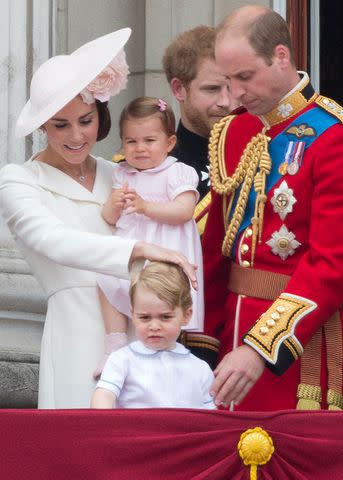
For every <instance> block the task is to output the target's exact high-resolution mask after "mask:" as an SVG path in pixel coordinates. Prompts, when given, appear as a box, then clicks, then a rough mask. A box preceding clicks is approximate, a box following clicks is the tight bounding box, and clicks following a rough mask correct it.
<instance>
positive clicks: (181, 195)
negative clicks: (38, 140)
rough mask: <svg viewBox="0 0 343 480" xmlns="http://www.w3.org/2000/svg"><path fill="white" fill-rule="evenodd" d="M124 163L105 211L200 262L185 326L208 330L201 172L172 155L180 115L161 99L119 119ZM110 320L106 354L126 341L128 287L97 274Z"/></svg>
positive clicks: (119, 230)
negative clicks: (199, 210) (199, 222)
mask: <svg viewBox="0 0 343 480" xmlns="http://www.w3.org/2000/svg"><path fill="white" fill-rule="evenodd" d="M119 130H120V138H121V140H122V146H123V150H124V155H125V161H123V162H121V163H118V164H117V166H116V168H115V169H114V173H113V190H112V194H111V196H110V197H109V198H108V200H107V202H106V203H105V205H104V207H103V211H102V215H103V217H104V219H105V220H106V221H107V222H108V223H109V224H111V225H114V226H115V227H116V231H115V234H116V235H118V236H121V237H123V238H134V239H138V240H143V241H146V242H151V243H155V244H157V245H160V246H162V247H166V248H172V249H173V250H178V251H180V252H182V253H183V254H184V255H185V256H186V257H187V258H188V260H189V261H190V262H191V263H193V264H195V265H197V266H198V270H197V280H198V289H197V291H195V290H193V291H192V299H193V315H192V318H191V320H190V322H189V324H188V325H187V327H186V329H187V330H191V331H202V330H203V316H204V305H203V272H202V252H201V244H200V238H199V234H198V230H197V227H196V224H195V221H194V220H193V213H194V209H195V206H196V203H197V201H198V196H199V194H198V192H197V185H198V175H197V173H196V171H195V170H194V169H193V168H192V167H190V166H188V165H185V164H184V163H181V162H178V161H177V159H176V158H174V157H172V156H169V152H171V151H172V150H173V148H174V146H175V143H176V135H175V117H174V113H173V111H172V110H171V108H170V107H169V106H168V105H167V103H166V102H164V101H163V100H161V99H158V98H151V97H140V98H137V99H135V100H133V101H132V102H130V103H129V104H128V105H127V106H126V107H125V108H124V110H123V111H122V113H121V116H120V120H119ZM98 285H99V287H100V289H99V295H100V304H101V309H102V314H103V318H104V323H105V330H106V338H105V358H104V359H103V361H102V363H101V364H100V365H99V367H98V368H97V370H96V372H95V376H98V375H99V374H100V373H101V370H102V367H103V364H104V362H105V360H106V358H107V357H106V356H107V355H109V354H110V353H111V352H112V351H114V350H116V349H118V348H120V347H121V346H123V345H125V344H126V343H127V327H128V325H127V322H128V317H130V310H131V307H130V300H129V294H128V292H129V285H130V282H129V281H127V280H120V279H118V278H115V277H112V276H109V275H99V276H98Z"/></svg>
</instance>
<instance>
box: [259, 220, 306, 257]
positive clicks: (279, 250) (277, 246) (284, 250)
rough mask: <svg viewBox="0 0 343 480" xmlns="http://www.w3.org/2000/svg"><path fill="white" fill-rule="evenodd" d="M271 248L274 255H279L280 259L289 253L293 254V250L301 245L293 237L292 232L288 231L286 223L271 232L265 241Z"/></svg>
mask: <svg viewBox="0 0 343 480" xmlns="http://www.w3.org/2000/svg"><path fill="white" fill-rule="evenodd" d="M266 244H267V245H269V246H270V247H271V249H272V252H273V253H274V255H279V257H280V258H281V259H282V260H286V258H287V257H288V256H290V255H293V253H294V252H295V250H296V249H297V248H298V247H299V246H300V245H301V243H300V242H298V240H296V239H295V235H294V233H292V232H290V231H289V230H288V228H287V227H286V225H282V226H281V228H280V230H279V231H278V232H274V233H273V234H272V238H270V239H269V240H268V241H267V242H266Z"/></svg>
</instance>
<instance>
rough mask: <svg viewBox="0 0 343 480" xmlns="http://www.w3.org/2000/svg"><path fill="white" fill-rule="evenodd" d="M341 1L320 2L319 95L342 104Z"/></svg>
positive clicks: (342, 31) (342, 7)
mask: <svg viewBox="0 0 343 480" xmlns="http://www.w3.org/2000/svg"><path fill="white" fill-rule="evenodd" d="M342 18H343V1H342V0H331V1H327V0H321V2H320V93H321V94H322V95H326V96H328V97H330V98H333V99H334V100H336V102H338V103H340V104H341V105H342V104H343V58H342V57H343V29H342Z"/></svg>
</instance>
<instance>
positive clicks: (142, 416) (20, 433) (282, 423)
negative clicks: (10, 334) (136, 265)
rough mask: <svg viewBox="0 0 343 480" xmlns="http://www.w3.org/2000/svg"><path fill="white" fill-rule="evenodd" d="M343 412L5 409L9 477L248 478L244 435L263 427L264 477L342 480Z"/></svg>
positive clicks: (4, 457) (0, 460)
mask: <svg viewBox="0 0 343 480" xmlns="http://www.w3.org/2000/svg"><path fill="white" fill-rule="evenodd" d="M342 413H343V412H323V411H318V412H313V413H308V412H300V411H282V412H273V413H245V414H244V413H230V412H226V411H202V410H179V409H175V410H174V409H156V410H150V409H144V410H113V411H105V410H100V411H99V410H54V411H52V410H51V411H49V410H2V411H0V478H1V479H4V480H33V479H35V480H37V479H44V480H65V479H67V480H74V479H76V480H78V479H80V480H88V479H89V480H109V479H111V480H113V479H115V480H136V479H137V480H140V479H144V480H145V479H147V480H183V479H185V480H191V479H192V480H205V479H206V480H238V479H239V480H243V479H249V468H248V467H246V466H244V465H243V463H242V461H241V459H240V457H239V455H238V453H237V444H238V441H239V438H240V435H241V434H242V433H243V432H244V431H245V430H246V429H249V428H254V427H262V428H263V429H265V430H266V431H267V432H268V434H269V435H270V437H271V438H272V440H273V443H274V447H275V453H274V454H273V456H272V458H271V460H270V461H269V462H268V463H267V464H266V465H264V466H261V467H259V468H258V479H259V480H262V479H265V480H276V479H277V480H305V479H306V480H307V479H313V480H323V479H327V480H336V479H337V480H341V479H342V478H343V414H342Z"/></svg>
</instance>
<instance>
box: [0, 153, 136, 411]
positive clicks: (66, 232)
mask: <svg viewBox="0 0 343 480" xmlns="http://www.w3.org/2000/svg"><path fill="white" fill-rule="evenodd" d="M113 168H115V165H114V164H112V163H110V162H108V161H106V160H104V159H102V158H96V178H95V183H94V188H93V191H92V192H90V191H88V190H87V189H86V188H84V187H83V186H82V185H81V184H79V183H78V182H76V181H75V180H73V179H72V178H71V177H69V176H68V175H66V174H64V173H63V172H61V171H60V170H58V169H56V168H54V167H52V166H50V165H47V164H45V163H42V162H39V161H37V160H35V159H34V158H32V159H30V160H29V161H27V162H26V163H24V165H14V164H9V165H6V166H5V167H4V168H3V169H2V170H1V172H0V210H1V213H2V215H3V217H4V219H5V221H6V223H7V224H8V226H9V229H10V230H11V232H12V234H13V235H14V237H15V240H16V242H17V244H18V246H19V248H20V249H21V251H22V253H23V255H24V257H25V259H26V260H27V262H28V263H29V265H30V266H31V269H32V272H33V274H34V275H35V276H36V278H37V279H38V281H39V282H40V284H41V285H42V287H43V289H44V290H45V292H46V295H47V298H48V310H47V316H46V321H45V325H44V332H43V338H42V348H41V363H40V377H39V400H38V406H39V408H88V407H89V404H90V398H91V394H92V392H93V390H94V386H95V381H94V380H93V377H92V374H93V371H94V369H95V367H96V366H97V363H98V362H99V360H100V359H101V357H102V354H103V342H104V326H103V321H102V318H101V312H100V306H99V301H98V295H97V289H96V272H98V273H106V274H112V275H115V276H118V277H120V278H129V272H128V264H129V259H130V255H131V252H132V249H133V246H134V244H135V240H127V239H121V238H118V237H116V236H113V230H112V228H111V227H110V226H109V225H108V224H107V223H106V222H105V221H104V220H103V219H102V217H101V207H102V204H103V203H104V202H105V200H106V199H107V197H108V195H109V193H110V190H111V182H112V169H113Z"/></svg>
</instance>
